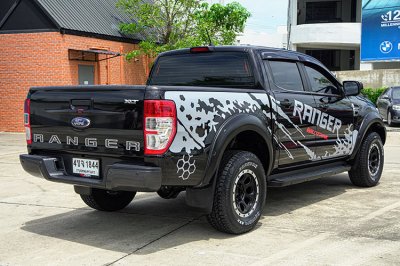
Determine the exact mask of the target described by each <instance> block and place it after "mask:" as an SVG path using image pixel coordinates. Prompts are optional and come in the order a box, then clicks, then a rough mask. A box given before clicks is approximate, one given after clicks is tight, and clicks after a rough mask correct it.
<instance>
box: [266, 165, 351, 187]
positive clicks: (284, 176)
mask: <svg viewBox="0 0 400 266" xmlns="http://www.w3.org/2000/svg"><path fill="white" fill-rule="evenodd" d="M350 168H351V166H350V165H348V164H345V163H343V162H342V163H335V164H329V165H322V166H317V167H308V168H304V169H300V170H297V171H290V172H286V173H279V174H275V175H271V176H270V178H271V179H270V180H269V181H268V186H269V187H285V186H290V185H294V184H299V183H303V182H306V181H311V180H314V179H318V178H322V177H328V176H331V175H336V174H340V173H343V172H347V171H349V170H350Z"/></svg>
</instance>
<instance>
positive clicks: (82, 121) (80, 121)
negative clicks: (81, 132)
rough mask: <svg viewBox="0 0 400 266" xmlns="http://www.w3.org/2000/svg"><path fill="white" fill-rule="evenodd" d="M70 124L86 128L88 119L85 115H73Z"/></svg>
mask: <svg viewBox="0 0 400 266" xmlns="http://www.w3.org/2000/svg"><path fill="white" fill-rule="evenodd" d="M71 125H72V126H73V127H74V128H79V129H83V128H87V127H89V126H90V119H89V118H85V117H75V118H74V119H72V120H71Z"/></svg>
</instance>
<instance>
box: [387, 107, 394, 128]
mask: <svg viewBox="0 0 400 266" xmlns="http://www.w3.org/2000/svg"><path fill="white" fill-rule="evenodd" d="M387 124H388V126H389V127H392V126H393V121H392V113H391V112H390V110H388V114H387Z"/></svg>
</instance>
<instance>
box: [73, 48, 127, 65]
mask: <svg viewBox="0 0 400 266" xmlns="http://www.w3.org/2000/svg"><path fill="white" fill-rule="evenodd" d="M97 55H110V56H111V57H108V58H104V59H101V60H99V57H98V56H97ZM117 56H121V53H117V52H113V51H108V50H75V49H68V58H69V60H78V61H90V62H99V61H103V60H107V59H110V58H114V57H117Z"/></svg>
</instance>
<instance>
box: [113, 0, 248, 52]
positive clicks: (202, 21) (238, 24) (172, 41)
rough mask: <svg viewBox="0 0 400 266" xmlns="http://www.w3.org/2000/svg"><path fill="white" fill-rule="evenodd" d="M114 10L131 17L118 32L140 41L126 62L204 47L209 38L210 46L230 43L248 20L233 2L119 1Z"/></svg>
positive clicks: (241, 9)
mask: <svg viewBox="0 0 400 266" xmlns="http://www.w3.org/2000/svg"><path fill="white" fill-rule="evenodd" d="M117 7H118V8H121V9H122V10H123V11H124V12H126V13H127V14H128V15H129V16H130V17H131V18H132V23H123V24H121V25H120V29H121V31H122V32H123V33H125V34H128V35H129V34H130V35H132V34H134V35H139V36H141V37H142V38H143V39H144V40H143V41H141V42H140V44H139V48H140V49H139V50H137V51H131V52H130V53H128V55H127V58H128V59H130V58H133V57H136V56H138V55H139V54H141V53H144V54H146V55H149V56H151V57H155V56H157V55H158V54H159V53H161V52H164V51H168V50H173V49H179V48H185V47H193V46H201V45H206V44H209V43H210V40H209V39H211V40H212V43H213V44H214V45H229V44H234V42H235V41H236V38H237V36H238V34H239V33H241V32H243V30H244V27H245V23H246V21H247V19H248V18H249V17H250V13H249V12H248V11H247V9H246V8H244V7H243V6H242V5H240V4H239V3H237V2H232V3H229V4H227V5H221V4H213V5H209V4H208V3H205V2H204V0H152V1H149V0H119V1H118V3H117ZM209 37H210V38H209Z"/></svg>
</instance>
